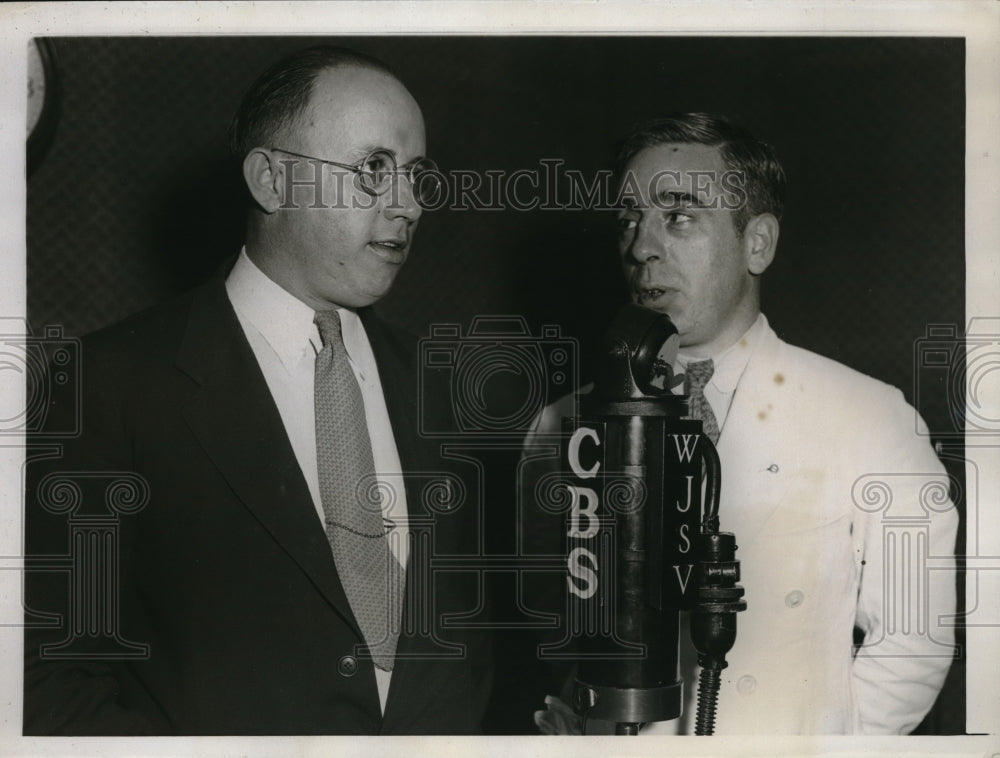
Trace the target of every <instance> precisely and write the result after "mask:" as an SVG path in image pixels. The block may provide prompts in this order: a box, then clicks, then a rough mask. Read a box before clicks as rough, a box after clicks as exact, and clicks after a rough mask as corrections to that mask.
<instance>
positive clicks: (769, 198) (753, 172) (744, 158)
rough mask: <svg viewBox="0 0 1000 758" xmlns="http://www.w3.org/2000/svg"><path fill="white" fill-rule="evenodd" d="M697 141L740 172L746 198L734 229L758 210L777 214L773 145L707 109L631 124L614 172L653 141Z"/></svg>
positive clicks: (781, 174)
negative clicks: (632, 127) (715, 149)
mask: <svg viewBox="0 0 1000 758" xmlns="http://www.w3.org/2000/svg"><path fill="white" fill-rule="evenodd" d="M667 143H680V144H692V143H693V144H699V145H707V146H709V147H719V148H720V154H721V155H722V160H723V161H724V162H725V164H726V169H727V170H729V171H736V172H739V174H740V175H741V176H742V177H743V187H744V189H745V191H746V196H747V202H746V204H745V205H744V206H742V207H741V208H739V209H738V210H737V211H736V212H735V216H734V218H733V222H734V224H735V225H736V231H737V232H739V233H740V234H743V231H744V230H745V229H746V227H747V223H748V222H749V221H750V219H751V218H753V217H754V216H756V215H758V214H761V213H772V214H774V216H775V217H776V218H779V219H780V218H781V211H782V209H783V207H784V200H785V169H784V168H782V166H781V163H780V162H779V161H778V157H777V155H776V154H775V152H774V148H772V147H771V146H770V145H768V144H767V143H766V142H761V141H760V140H758V139H757V138H756V137H754V136H753V135H752V134H751V133H750V132H749V131H747V130H746V129H744V128H743V127H740V126H737V125H736V124H733V123H731V122H730V121H728V120H726V119H725V118H722V117H721V116H713V115H711V114H708V113H676V114H671V115H669V116H666V117H664V118H658V119H655V120H653V121H647V122H646V123H644V124H640V125H639V126H637V127H636V128H634V129H633V130H632V131H631V132H630V133H629V135H628V136H627V137H626V138H625V140H624V141H623V142H622V145H621V149H620V150H619V151H618V160H617V163H616V166H615V174H616V175H617V176H618V177H619V181H620V180H621V176H622V172H623V171H624V170H625V166H626V165H627V164H628V162H629V161H630V160H632V158H634V157H635V155H636V154H637V153H638V152H639V151H641V150H643V149H645V148H647V147H654V146H655V145H663V144H667Z"/></svg>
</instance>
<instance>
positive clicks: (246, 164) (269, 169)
mask: <svg viewBox="0 0 1000 758" xmlns="http://www.w3.org/2000/svg"><path fill="white" fill-rule="evenodd" d="M283 172H284V167H283V166H282V165H281V163H280V162H278V161H277V160H275V158H274V154H273V153H271V151H270V150H265V149H264V148H262V147H255V148H254V149H253V150H251V151H250V152H249V153H247V157H246V158H244V159H243V181H245V182H246V183H247V188H248V189H249V190H250V194H251V195H252V196H253V199H254V200H255V201H256V202H257V205H259V206H260V208H261V210H263V211H264V212H265V213H274V212H275V211H277V210H278V208H279V207H280V206H281V203H282V201H283V200H284V179H283V177H284V173H283Z"/></svg>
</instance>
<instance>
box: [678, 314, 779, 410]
mask: <svg viewBox="0 0 1000 758" xmlns="http://www.w3.org/2000/svg"><path fill="white" fill-rule="evenodd" d="M766 328H767V318H766V317H765V316H764V314H763V313H759V314H757V319H756V320H755V321H754V322H753V324H751V325H750V328H749V329H747V330H746V331H745V332H744V333H743V336H742V337H740V338H739V339H738V340H736V342H735V343H734V344H732V345H730V346H729V347H727V348H726V349H725V350H723V351H722V352H721V353H719V354H718V355H713V356H712V362H713V363H714V364H715V366H714V371H713V373H712V379H711V382H710V384H712V385H714V386H715V388H716V389H717V390H718V391H719V392H722V393H723V394H731V393H733V392H735V391H736V385H737V384H739V381H740V377H741V376H743V371H744V370H745V369H746V367H747V361H749V360H750V356H751V355H753V351H754V348H755V347H756V346H757V342H758V341H759V340H760V336H761V335H762V334H763V333H764V331H765V329H766ZM691 361H692V358H691V357H690V356H685V355H680V354H679V355H678V356H677V362H678V363H679V364H680V365H681V367H686V366H687V364H688V363H690V362H691Z"/></svg>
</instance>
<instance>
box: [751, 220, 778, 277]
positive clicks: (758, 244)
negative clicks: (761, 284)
mask: <svg viewBox="0 0 1000 758" xmlns="http://www.w3.org/2000/svg"><path fill="white" fill-rule="evenodd" d="M778 231H779V224H778V219H776V218H775V217H774V216H773V215H772V214H770V213H761V214H760V215H759V216H754V217H753V218H752V219H750V221H749V222H747V228H746V229H744V230H743V246H744V249H745V251H746V255H747V270H748V271H749V272H750V273H751V274H754V275H755V276H760V275H761V274H763V273H764V272H765V271H766V270H767V267H768V266H770V265H771V261H773V260H774V250H775V248H776V247H777V246H778Z"/></svg>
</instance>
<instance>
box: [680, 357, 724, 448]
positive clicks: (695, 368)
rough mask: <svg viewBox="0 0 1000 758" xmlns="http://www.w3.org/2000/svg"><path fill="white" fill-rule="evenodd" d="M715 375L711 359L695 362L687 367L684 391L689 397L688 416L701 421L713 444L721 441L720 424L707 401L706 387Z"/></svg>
mask: <svg viewBox="0 0 1000 758" xmlns="http://www.w3.org/2000/svg"><path fill="white" fill-rule="evenodd" d="M714 373H715V363H713V362H712V359H711V358H709V359H708V360H707V361H693V362H691V363H689V364H688V365H687V370H686V371H685V374H684V391H685V392H686V393H687V396H688V415H689V417H690V418H696V419H699V420H700V421H701V424H702V427H703V430H704V432H705V434H707V435H708V438H709V439H710V440H712V444H713V445H714V444H716V443H717V442H718V441H719V422H718V421H717V420H716V418H715V412H714V411H712V406H711V405H709V404H708V400H706V399H705V385H706V384H708V383H709V381H710V380H711V379H712V374H714Z"/></svg>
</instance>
